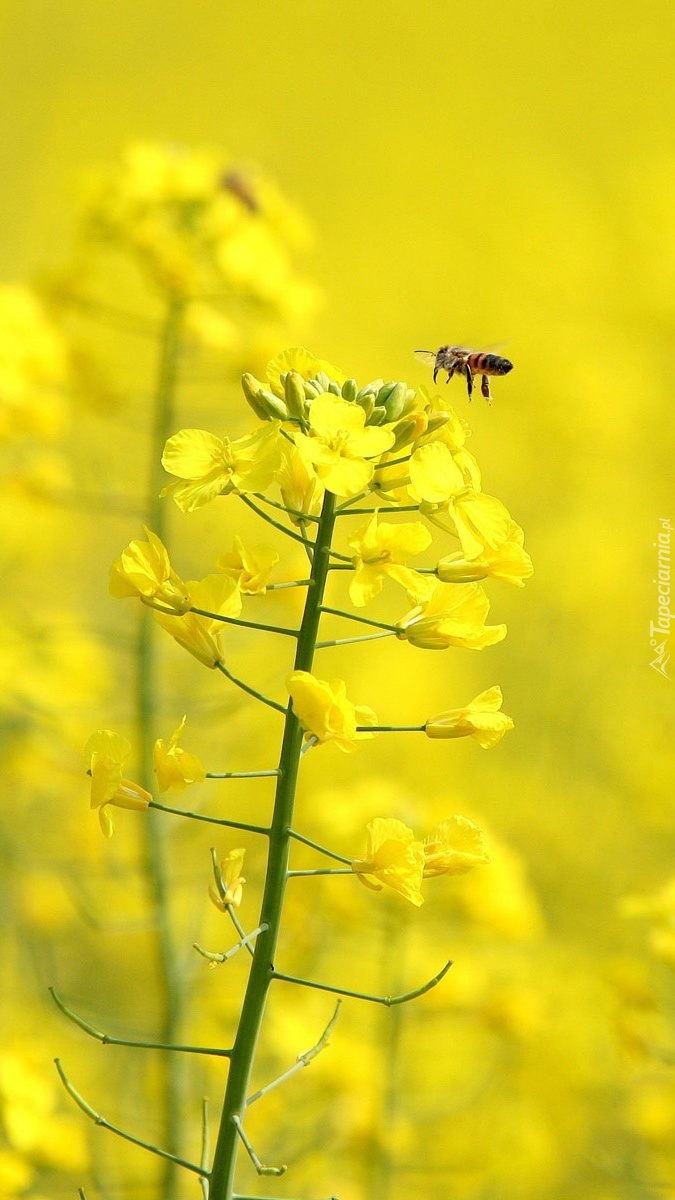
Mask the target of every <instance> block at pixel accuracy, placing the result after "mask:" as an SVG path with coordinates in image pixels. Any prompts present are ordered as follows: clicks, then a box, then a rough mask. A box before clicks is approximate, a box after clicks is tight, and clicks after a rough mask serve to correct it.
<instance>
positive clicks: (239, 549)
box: [216, 534, 279, 596]
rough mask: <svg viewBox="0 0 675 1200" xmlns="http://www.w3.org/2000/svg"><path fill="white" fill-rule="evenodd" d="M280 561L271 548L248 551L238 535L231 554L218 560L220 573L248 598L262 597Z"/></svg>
mask: <svg viewBox="0 0 675 1200" xmlns="http://www.w3.org/2000/svg"><path fill="white" fill-rule="evenodd" d="M278 561H279V555H278V554H277V552H276V550H273V549H272V548H271V546H254V547H253V548H252V549H251V550H247V549H246V547H245V545H244V543H243V542H242V540H241V538H240V537H239V536H238V534H235V538H234V547H233V549H232V553H231V554H221V555H220V557H219V558H217V559H216V566H217V567H218V569H219V570H220V571H223V572H224V573H225V574H226V575H229V577H230V579H234V581H235V583H236V584H237V587H238V588H239V591H240V592H243V593H244V594H245V595H247V596H261V595H264V593H265V591H266V590H267V583H268V581H269V577H270V575H271V573H272V571H273V569H274V567H275V566H276V565H277V563H278Z"/></svg>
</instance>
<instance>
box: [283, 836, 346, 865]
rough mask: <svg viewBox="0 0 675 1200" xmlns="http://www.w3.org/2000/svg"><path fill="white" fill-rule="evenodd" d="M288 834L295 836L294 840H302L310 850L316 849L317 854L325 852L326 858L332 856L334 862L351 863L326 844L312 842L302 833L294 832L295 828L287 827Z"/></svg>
mask: <svg viewBox="0 0 675 1200" xmlns="http://www.w3.org/2000/svg"><path fill="white" fill-rule="evenodd" d="M288 832H289V834H290V835H291V837H292V838H295V841H296V842H302V844H303V846H309V847H310V848H311V849H312V850H318V851H319V854H325V855H326V858H334V859H335V861H336V862H341V863H346V864H347V866H349V865H350V864H351V861H352V860H351V858H345V856H344V855H343V854H336V853H335V851H334V850H329V849H328V848H327V847H326V846H322V845H321V844H320V843H319V842H313V841H312V839H311V838H308V837H305V835H304V833H296V831H295V829H289V831H288Z"/></svg>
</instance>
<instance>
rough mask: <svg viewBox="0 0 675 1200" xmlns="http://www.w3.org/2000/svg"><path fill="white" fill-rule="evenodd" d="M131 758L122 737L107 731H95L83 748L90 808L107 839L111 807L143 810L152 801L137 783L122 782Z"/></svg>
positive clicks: (111, 826) (126, 742) (148, 793)
mask: <svg viewBox="0 0 675 1200" xmlns="http://www.w3.org/2000/svg"><path fill="white" fill-rule="evenodd" d="M130 754H131V746H130V744H129V742H128V741H127V739H126V738H125V737H122V736H121V734H119V733H113V732H112V730H110V729H97V731H96V733H93V734H92V735H91V737H90V738H89V741H88V742H87V744H86V746H85V748H84V758H85V763H86V767H87V774H89V775H91V807H92V808H97V809H98V817H99V821H100V823H101V829H102V830H103V832H104V834H105V836H106V837H110V836H111V835H112V832H113V823H112V817H111V815H110V813H109V811H108V809H109V806H110V805H114V806H115V807H116V808H133V809H137V810H139V811H140V810H143V809H146V808H147V807H148V805H149V803H150V801H151V800H152V796H151V794H150V792H146V790H145V788H142V787H141V785H140V784H139V783H132V782H131V781H130V780H129V779H123V778H122V768H123V766H124V764H125V762H126V761H127V759H128V757H129V755H130Z"/></svg>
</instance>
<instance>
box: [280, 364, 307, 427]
mask: <svg viewBox="0 0 675 1200" xmlns="http://www.w3.org/2000/svg"><path fill="white" fill-rule="evenodd" d="M284 396H285V397H286V407H287V409H288V412H289V415H290V416H291V417H298V419H299V420H301V421H302V420H304V417H305V414H306V408H307V405H306V402H305V381H304V379H303V378H302V375H300V374H299V372H298V371H288V372H287V373H286V377H285V379H284Z"/></svg>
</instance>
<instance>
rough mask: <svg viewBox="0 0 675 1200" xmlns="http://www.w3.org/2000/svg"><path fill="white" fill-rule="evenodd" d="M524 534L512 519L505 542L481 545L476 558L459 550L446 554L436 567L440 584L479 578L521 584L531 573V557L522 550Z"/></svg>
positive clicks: (520, 585)
mask: <svg viewBox="0 0 675 1200" xmlns="http://www.w3.org/2000/svg"><path fill="white" fill-rule="evenodd" d="M523 541H524V534H523V531H522V529H521V528H520V526H519V525H516V522H515V521H512V522H511V527H510V529H509V534H508V537H507V539H506V541H505V542H502V544H501V545H500V546H499V547H498V548H497V549H496V550H491V549H490V548H489V547H485V548H484V549H483V550H482V551H481V553H480V554H479V555H478V557H477V558H471V559H469V558H465V557H464V555H463V553H462V552H461V551H458V552H457V553H456V554H447V555H446V556H445V558H441V559H440V560H439V562H438V565H437V567H436V574H437V576H438V578H439V579H440V580H442V581H443V583H473V582H475V581H477V580H479V579H487V578H488V576H489V577H490V578H491V579H501V580H502V581H503V582H504V583H512V584H514V585H515V587H525V580H526V579H529V578H530V576H531V575H532V574H533V573H534V567H533V566H532V559H531V558H530V556H529V554H527V553H526V551H525V550H524V549H523Z"/></svg>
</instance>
